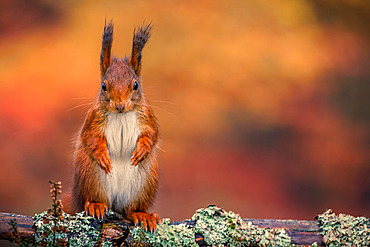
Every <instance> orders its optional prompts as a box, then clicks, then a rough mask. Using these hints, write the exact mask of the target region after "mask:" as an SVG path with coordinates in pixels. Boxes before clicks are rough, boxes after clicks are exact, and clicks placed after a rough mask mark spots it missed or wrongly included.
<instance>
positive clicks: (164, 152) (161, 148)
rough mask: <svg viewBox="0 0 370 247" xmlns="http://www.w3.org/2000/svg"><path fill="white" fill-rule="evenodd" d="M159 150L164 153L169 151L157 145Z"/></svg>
mask: <svg viewBox="0 0 370 247" xmlns="http://www.w3.org/2000/svg"><path fill="white" fill-rule="evenodd" d="M157 148H158V149H159V150H161V151H162V152H163V153H167V151H166V150H164V149H163V148H161V147H157Z"/></svg>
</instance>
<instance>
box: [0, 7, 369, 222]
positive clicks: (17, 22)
mask: <svg viewBox="0 0 370 247" xmlns="http://www.w3.org/2000/svg"><path fill="white" fill-rule="evenodd" d="M0 6H1V7H0V11H1V12H0V26H1V32H0V116H1V118H0V136H1V141H0V160H1V166H0V174H1V175H0V176H1V179H0V211H2V212H15V213H20V214H28V215H33V214H34V213H37V212H41V211H43V210H45V209H46V208H48V207H49V206H50V204H51V201H50V197H49V184H48V180H55V181H62V184H63V188H64V190H68V188H69V187H70V183H71V178H70V161H71V155H72V152H73V146H72V138H73V136H74V135H75V133H76V132H77V131H78V130H79V128H80V126H81V124H82V121H83V117H84V114H85V112H86V111H87V109H88V107H89V105H88V103H90V102H93V101H94V100H95V98H96V96H97V92H98V90H99V86H100V75H99V54H100V49H101V38H102V31H103V26H104V20H105V18H106V19H107V20H110V19H113V22H114V24H115V30H114V42H113V54H114V55H115V56H117V57H123V56H125V55H129V54H130V52H131V42H132V33H133V29H134V27H137V26H139V25H141V24H142V23H143V22H144V21H151V22H152V23H153V24H154V28H153V32H152V37H151V38H150V40H149V42H148V44H147V46H146V47H145V49H144V52H143V71H142V75H143V81H144V87H145V92H146V95H147V97H148V98H149V100H150V103H151V104H152V105H153V108H154V111H155V113H156V115H157V117H158V119H159V122H160V126H161V139H162V140H161V148H162V149H163V150H164V152H160V154H159V160H160V185H159V191H158V196H157V200H156V202H155V204H154V205H153V208H152V210H153V211H157V212H158V213H159V215H160V216H161V217H170V218H171V219H173V220H181V219H185V218H189V217H191V215H192V214H193V213H194V211H195V210H196V209H198V208H201V207H205V206H207V205H208V204H216V205H218V206H220V207H223V208H225V209H226V210H233V211H235V212H238V213H240V214H241V216H242V217H243V218H295V219H309V220H310V219H313V217H314V216H315V215H316V214H318V213H322V212H324V210H325V209H327V208H332V209H333V210H334V212H337V213H339V212H344V213H349V214H353V215H366V216H367V217H369V215H370V179H369V177H370V176H369V175H370V153H369V146H370V128H369V127H370V84H369V82H370V81H369V79H370V66H369V65H370V64H369V61H370V60H369V58H370V57H369V54H370V42H369V41H370V29H369V26H370V16H369V13H370V4H369V2H368V1H335V0H332V1H234V0H232V1H226V0H225V1H215V0H209V1H169V0H168V1H43V0H32V1H22V0H15V1H1V5H0Z"/></svg>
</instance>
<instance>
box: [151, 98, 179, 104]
mask: <svg viewBox="0 0 370 247" xmlns="http://www.w3.org/2000/svg"><path fill="white" fill-rule="evenodd" d="M150 101H153V102H159V103H166V104H170V105H176V104H175V103H173V102H169V101H163V100H155V99H151V100H150Z"/></svg>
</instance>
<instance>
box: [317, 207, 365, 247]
mask: <svg viewBox="0 0 370 247" xmlns="http://www.w3.org/2000/svg"><path fill="white" fill-rule="evenodd" d="M318 222H319V224H320V229H321V234H322V235H323V242H324V244H325V245H326V246H330V247H332V246H370V220H369V219H368V218H366V217H354V216H351V215H346V214H339V215H335V214H334V213H333V212H332V210H331V209H329V210H327V211H326V212H325V213H323V214H321V215H319V216H318Z"/></svg>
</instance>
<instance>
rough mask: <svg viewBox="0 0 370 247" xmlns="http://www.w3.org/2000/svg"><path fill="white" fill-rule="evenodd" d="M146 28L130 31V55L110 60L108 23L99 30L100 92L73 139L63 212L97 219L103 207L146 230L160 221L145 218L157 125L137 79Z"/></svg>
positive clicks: (152, 187) (152, 186)
mask: <svg viewBox="0 0 370 247" xmlns="http://www.w3.org/2000/svg"><path fill="white" fill-rule="evenodd" d="M151 29H152V26H151V24H148V25H143V26H141V27H140V28H138V29H137V30H134V37H133V44H132V53H131V56H130V57H124V58H122V59H119V58H116V57H111V48H112V41H113V24H112V22H110V23H109V24H108V25H107V24H105V26H104V33H103V42H102V50H101V54H100V74H101V87H100V90H99V94H98V97H97V99H96V102H95V103H94V104H93V106H92V107H91V108H90V109H89V111H88V113H87V115H86V117H85V120H84V123H83V126H82V128H81V130H80V132H79V134H78V136H77V138H76V144H75V151H74V155H73V166H72V167H73V168H72V171H73V189H72V193H71V195H70V196H69V197H70V198H69V200H68V199H67V203H66V205H65V206H64V211H66V212H67V213H76V212H81V211H83V210H85V211H86V213H87V214H89V215H91V216H94V217H97V218H103V217H104V215H105V212H106V210H107V209H108V208H109V209H112V210H113V211H116V212H118V213H120V214H122V215H123V216H124V217H126V218H128V219H130V220H132V221H133V222H134V223H135V225H138V224H139V223H140V222H142V223H143V226H144V227H145V228H147V229H148V228H149V229H150V230H154V229H155V228H156V226H157V224H158V223H159V222H160V219H159V217H158V215H157V214H156V213H152V214H149V213H147V210H148V208H149V206H150V205H151V203H152V201H153V199H154V195H155V192H156V189H157V184H158V163H157V155H156V151H157V140H158V122H157V119H156V117H155V116H154V113H153V110H152V109H151V107H150V106H149V103H148V101H147V99H146V97H145V95H144V92H143V83H142V80H141V78H140V72H141V58H142V50H143V48H144V46H145V44H146V42H147V41H148V39H149V37H150V32H151Z"/></svg>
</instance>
